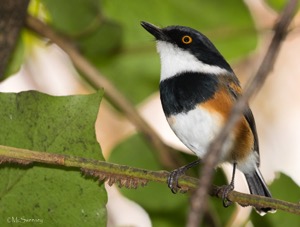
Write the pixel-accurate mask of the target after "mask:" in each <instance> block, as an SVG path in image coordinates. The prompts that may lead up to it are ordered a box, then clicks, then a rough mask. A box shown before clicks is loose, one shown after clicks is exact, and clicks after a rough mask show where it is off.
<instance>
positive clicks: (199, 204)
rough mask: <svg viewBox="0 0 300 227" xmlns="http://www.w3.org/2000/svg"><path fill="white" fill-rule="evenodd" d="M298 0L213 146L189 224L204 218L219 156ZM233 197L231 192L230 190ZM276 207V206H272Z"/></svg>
mask: <svg viewBox="0 0 300 227" xmlns="http://www.w3.org/2000/svg"><path fill="white" fill-rule="evenodd" d="M296 6H297V0H290V1H289V3H288V4H287V6H286V7H285V9H284V10H283V12H282V15H281V18H280V20H279V22H278V24H277V25H276V26H275V34H274V36H273V39H272V41H271V44H270V46H269V49H268V52H267V53H266V56H265V57H264V60H263V62H262V63H261V65H260V68H259V69H258V71H257V73H256V75H255V77H254V78H253V79H252V81H251V82H250V83H249V84H248V86H247V87H246V89H245V92H244V94H243V96H242V97H241V98H239V99H238V101H237V102H236V104H235V105H234V107H233V109H232V111H231V114H230V117H229V118H228V121H227V123H226V124H225V126H224V128H223V129H222V130H221V132H220V134H219V135H218V136H217V138H216V139H215V140H214V141H213V142H212V143H211V145H210V146H209V149H208V152H207V155H206V156H205V157H204V160H203V163H205V165H204V166H203V169H202V172H201V174H200V181H199V185H198V188H197V190H196V192H195V193H194V195H193V196H192V199H191V204H190V212H189V217H188V222H187V226H188V227H196V226H199V223H201V221H202V216H203V213H204V210H205V209H206V203H207V193H208V190H209V187H210V185H211V180H212V176H213V173H214V171H213V169H214V166H215V165H216V164H217V158H218V157H219V154H220V152H221V148H222V146H223V144H224V142H225V141H226V139H227V137H228V135H229V134H230V132H231V130H232V129H233V127H234V126H235V125H236V123H237V122H238V120H239V119H240V118H241V116H242V114H243V110H244V109H245V108H246V106H247V102H248V100H249V99H250V98H251V96H252V95H253V94H254V93H255V92H257V91H258V90H259V89H260V88H261V87H262V85H263V84H264V82H265V80H266V78H267V76H268V74H269V72H270V71H271V70H272V68H273V65H274V62H275V60H276V57H277V54H278V52H279V49H280V46H281V43H282V41H283V40H284V38H285V37H286V35H287V29H288V26H289V24H290V22H291V20H292V18H293V16H294V14H295V10H296V9H297V7H296ZM229 199H230V200H231V199H232V198H231V193H230V194H229ZM271 207H272V206H271Z"/></svg>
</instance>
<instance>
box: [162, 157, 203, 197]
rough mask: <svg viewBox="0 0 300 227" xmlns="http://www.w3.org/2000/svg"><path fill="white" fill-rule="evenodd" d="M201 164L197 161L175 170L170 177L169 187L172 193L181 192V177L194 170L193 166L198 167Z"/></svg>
mask: <svg viewBox="0 0 300 227" xmlns="http://www.w3.org/2000/svg"><path fill="white" fill-rule="evenodd" d="M199 163H200V160H199V159H197V160H195V161H193V162H191V163H189V164H187V165H185V166H182V167H180V168H178V169H175V170H173V171H172V172H171V173H170V175H169V177H168V187H169V188H170V189H171V191H172V192H173V193H174V194H176V193H177V192H178V191H180V189H181V187H180V185H179V184H178V179H179V177H180V176H182V175H183V174H185V172H186V171H187V170H188V169H190V168H192V167H193V166H195V165H197V164H199Z"/></svg>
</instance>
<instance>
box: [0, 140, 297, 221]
mask: <svg viewBox="0 0 300 227" xmlns="http://www.w3.org/2000/svg"><path fill="white" fill-rule="evenodd" d="M6 162H10V163H11V162H13V163H18V164H23V165H33V164H34V163H44V164H47V165H50V166H52V167H61V166H64V167H70V168H72V169H73V168H78V170H81V171H82V172H83V173H84V174H85V175H88V176H92V177H95V178H96V179H97V180H99V181H103V180H105V181H107V182H108V183H109V184H110V185H112V184H114V183H116V184H118V185H119V186H120V187H122V186H124V187H128V188H136V187H137V186H139V185H141V186H145V185H146V184H147V182H150V181H155V182H158V183H163V184H166V182H167V177H168V176H169V174H170V173H169V172H167V171H151V170H146V169H139V168H134V167H130V166H126V165H119V164H114V163H108V162H105V161H100V160H95V159H88V158H83V157H75V156H70V155H62V154H59V153H47V152H39V151H31V150H27V149H21V148H14V147H7V146H2V145H0V164H1V163H2V164H3V163H6ZM29 167H30V166H29ZM66 174H68V172H66ZM179 183H180V186H181V187H182V188H184V189H185V190H190V191H193V190H195V189H196V188H197V185H198V179H196V178H193V177H188V176H181V177H180V179H179ZM209 194H210V195H212V196H217V197H219V198H221V197H222V191H221V190H220V187H218V186H214V185H213V186H211V187H210V190H209ZM229 199H230V200H231V201H233V202H237V203H239V204H240V205H242V206H257V205H266V206H268V207H273V208H276V209H278V210H283V211H287V212H289V213H293V214H298V215H300V204H299V203H291V202H286V201H282V200H278V199H274V198H266V197H261V196H255V195H249V194H244V193H240V192H236V191H232V192H231V193H230V194H229Z"/></svg>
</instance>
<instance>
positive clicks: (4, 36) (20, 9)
mask: <svg viewBox="0 0 300 227" xmlns="http://www.w3.org/2000/svg"><path fill="white" fill-rule="evenodd" d="M28 3H29V0H22V1H20V0H2V1H1V4H0V80H3V77H4V73H5V69H6V66H7V64H8V62H9V59H10V56H11V55H12V53H13V50H14V48H15V46H16V44H17V41H18V38H19V33H20V30H21V28H22V27H23V23H24V21H25V18H26V12H27V6H28Z"/></svg>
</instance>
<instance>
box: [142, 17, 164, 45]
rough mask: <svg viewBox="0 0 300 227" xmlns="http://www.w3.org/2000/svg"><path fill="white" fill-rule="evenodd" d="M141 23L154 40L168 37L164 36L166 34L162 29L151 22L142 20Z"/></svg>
mask: <svg viewBox="0 0 300 227" xmlns="http://www.w3.org/2000/svg"><path fill="white" fill-rule="evenodd" d="M141 25H142V26H143V28H145V29H146V30H147V31H148V32H149V33H151V34H152V35H153V36H154V37H155V38H156V40H165V41H166V40H167V39H168V37H167V36H166V34H164V32H163V31H162V29H161V28H159V27H156V26H155V25H153V24H150V23H148V22H145V21H142V22H141Z"/></svg>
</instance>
